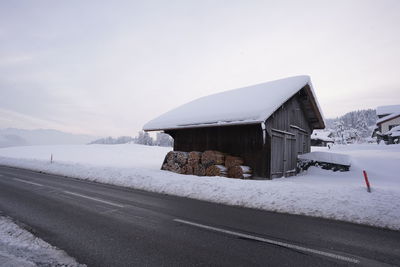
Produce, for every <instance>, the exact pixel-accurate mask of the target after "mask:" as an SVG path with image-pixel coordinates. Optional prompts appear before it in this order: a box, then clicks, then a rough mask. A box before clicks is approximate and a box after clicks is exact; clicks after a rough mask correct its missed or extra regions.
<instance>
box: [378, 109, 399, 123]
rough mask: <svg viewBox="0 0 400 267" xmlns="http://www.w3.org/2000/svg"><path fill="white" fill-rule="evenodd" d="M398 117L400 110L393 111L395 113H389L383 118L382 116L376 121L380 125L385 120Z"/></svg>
mask: <svg viewBox="0 0 400 267" xmlns="http://www.w3.org/2000/svg"><path fill="white" fill-rule="evenodd" d="M397 117H400V112H397V113H393V114H390V115H387V116H385V117H383V118H380V119H378V120H377V121H376V124H377V125H379V124H382V123H383V122H385V121H388V120H392V119H394V118H397Z"/></svg>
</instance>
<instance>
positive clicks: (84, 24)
mask: <svg viewBox="0 0 400 267" xmlns="http://www.w3.org/2000/svg"><path fill="white" fill-rule="evenodd" d="M399 14H400V1H398V0H393V1H382V0H376V1H367V0H360V1H351V0H346V1H321V0H318V1H245V0H243V1H217V0H216V1H141V2H139V1H137V2H136V1H17V0H16V1H2V2H1V3H0V127H20V128H55V129H60V130H64V131H69V132H75V133H89V134H96V135H134V134H135V133H136V132H137V131H138V130H140V129H141V127H142V126H143V124H144V123H145V122H147V121H148V120H150V119H152V118H153V117H155V116H157V115H159V114H160V113H163V112H165V111H167V110H169V109H171V108H174V107H176V106H178V105H180V104H183V103H185V102H187V101H190V100H192V99H194V98H197V97H200V96H204V95H208V94H212V93H216V92H220V91H224V90H228V89H233V88H238V87H243V86H247V85H252V84H257V83H261V82H265V81H269V80H273V79H278V78H283V77H287V76H293V75H299V74H308V75H310V76H311V78H312V81H313V84H314V87H315V89H316V94H317V96H318V100H319V102H320V104H321V107H322V109H323V112H324V114H325V116H326V117H334V116H338V115H342V114H344V113H345V112H348V111H351V110H354V109H362V108H375V107H376V106H378V105H389V104H400V94H399V93H400V79H399V77H400V67H399V64H400V16H399Z"/></svg>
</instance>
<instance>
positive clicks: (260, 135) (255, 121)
mask: <svg viewBox="0 0 400 267" xmlns="http://www.w3.org/2000/svg"><path fill="white" fill-rule="evenodd" d="M323 128H325V123H324V119H323V116H322V112H321V109H320V107H319V105H318V102H317V99H316V97H315V94H314V91H313V87H312V84H311V81H310V77H308V76H295V77H290V78H286V79H281V80H276V81H271V82H267V83H263V84H258V85H254V86H249V87H244V88H240V89H236V90H230V91H226V92H222V93H218V94H214V95H210V96H206V97H202V98H199V99H196V100H194V101H192V102H189V103H187V104H184V105H182V106H180V107H178V108H175V109H173V110H171V111H169V112H167V113H165V114H163V115H161V116H159V117H158V118H155V119H153V120H151V121H150V122H148V123H147V124H146V125H144V127H143V129H144V130H145V131H164V132H165V133H167V134H169V135H171V136H172V137H173V138H174V150H175V151H186V152H189V151H200V152H203V151H206V150H218V151H221V152H224V153H229V154H231V155H234V156H239V157H241V158H243V159H244V161H245V164H246V165H248V166H250V167H251V168H252V169H253V175H254V176H256V177H264V178H275V177H282V176H291V175H295V174H296V166H297V155H299V154H303V153H308V152H310V136H311V133H312V131H313V130H314V129H323Z"/></svg>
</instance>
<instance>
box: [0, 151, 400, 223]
mask: <svg viewBox="0 0 400 267" xmlns="http://www.w3.org/2000/svg"><path fill="white" fill-rule="evenodd" d="M169 150H170V148H162V147H150V146H141V145H135V144H126V145H66V146H29V147H12V148H3V149H0V164H3V165H9V166H15V167H22V168H28V169H32V170H38V171H39V170H40V171H44V172H48V173H53V174H61V175H66V176H72V177H77V178H81V179H87V180H92V181H97V182H103V183H110V184H116V185H121V186H127V187H133V188H138V189H143V190H147V191H153V192H160V193H166V194H172V195H178V196H184V197H190V198H196V199H201V200H208V201H214V202H219V203H225V204H229V205H238V206H245V207H252V208H258V209H265V210H271V211H278V212H286V213H293V214H305V215H311V216H318V217H325V218H333V219H337V220H343V221H350V222H355V223H362V224H369V225H374V226H380V227H387V228H391V229H396V230H400V205H399V203H400V175H399V172H398V170H399V163H400V145H390V146H386V145H376V144H368V145H347V146H334V147H333V149H331V150H329V152H334V153H342V154H345V155H349V157H350V161H351V163H352V167H351V170H350V172H342V173H340V172H333V171H327V170H322V169H319V168H316V167H311V168H310V169H309V170H308V171H307V172H304V173H302V174H300V175H298V176H295V177H290V178H281V179H274V180H236V179H229V178H222V177H197V176H189V175H178V174H174V173H170V172H166V171H161V170H159V168H160V166H161V163H162V161H163V159H164V156H165V154H166V153H167V152H168V151H169ZM316 150H319V151H321V150H324V151H325V150H326V148H318V149H316ZM51 154H53V157H54V162H53V163H52V164H51V163H50V155H51ZM363 169H365V170H366V171H367V172H368V175H369V179H370V183H371V186H372V193H368V192H367V191H366V188H365V184H364V178H363V176H362V170H363Z"/></svg>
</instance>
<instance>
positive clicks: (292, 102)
mask: <svg viewBox="0 0 400 267" xmlns="http://www.w3.org/2000/svg"><path fill="white" fill-rule="evenodd" d="M302 97H303V96H302V95H301V93H298V94H296V95H295V96H293V97H292V98H291V99H289V100H288V101H286V102H285V103H284V104H283V105H282V106H281V107H280V108H279V109H278V110H277V111H275V112H274V114H273V115H272V116H271V117H270V118H268V120H267V122H266V129H267V132H268V134H269V135H270V136H271V139H270V141H271V150H270V151H268V153H270V156H269V157H270V158H271V160H270V175H269V177H271V178H275V177H282V176H291V175H295V173H296V164H297V155H298V154H303V153H308V152H310V148H311V146H310V135H311V133H312V128H311V126H310V123H309V119H308V118H307V116H306V111H305V110H306V109H307V107H305V106H304V104H303V103H304V102H303V101H302Z"/></svg>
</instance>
